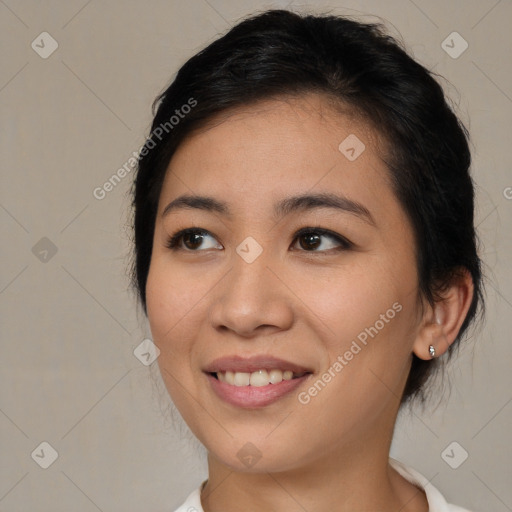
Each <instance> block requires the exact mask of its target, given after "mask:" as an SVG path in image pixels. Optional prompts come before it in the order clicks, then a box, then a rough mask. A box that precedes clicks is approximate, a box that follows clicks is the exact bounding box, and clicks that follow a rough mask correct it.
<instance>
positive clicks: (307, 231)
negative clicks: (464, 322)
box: [165, 227, 354, 254]
mask: <svg viewBox="0 0 512 512" xmlns="http://www.w3.org/2000/svg"><path fill="white" fill-rule="evenodd" d="M188 234H196V235H210V236H212V237H213V238H215V237H214V236H213V235H212V234H211V233H210V232H209V231H207V230H205V229H200V228H186V229H182V230H180V231H178V232H177V233H175V234H174V235H172V236H170V237H169V238H168V240H167V242H166V244H165V246H166V247H167V248H168V249H171V250H173V251H185V252H201V250H200V249H183V248H182V247H179V243H180V241H181V240H182V238H183V237H184V236H185V235H188ZM311 234H317V235H321V236H326V237H328V238H330V239H332V240H334V241H336V242H337V243H339V244H340V247H334V248H331V249H327V250H323V251H316V250H312V251H307V250H305V249H302V251H303V252H309V253H315V252H318V253H320V254H322V253H328V252H330V251H335V252H339V251H346V250H349V249H351V248H352V247H353V246H354V245H353V244H352V243H351V242H349V241H348V240H347V239H346V238H344V237H342V236H341V235H338V234H336V233H334V232H332V231H329V230H328V229H323V228H312V227H306V228H302V229H299V230H298V231H297V232H296V233H295V236H294V238H293V241H295V240H296V239H298V238H300V237H301V236H304V235H311Z"/></svg>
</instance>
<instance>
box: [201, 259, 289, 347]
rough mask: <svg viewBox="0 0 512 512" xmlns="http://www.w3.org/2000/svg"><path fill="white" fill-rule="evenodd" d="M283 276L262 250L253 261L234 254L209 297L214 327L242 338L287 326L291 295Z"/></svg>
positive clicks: (274, 331)
mask: <svg viewBox="0 0 512 512" xmlns="http://www.w3.org/2000/svg"><path fill="white" fill-rule="evenodd" d="M281 274H282V272H281ZM283 277H284V276H280V272H279V264H278V263H277V262H275V261H274V262H273V261H272V260H271V255H269V254H267V253H266V251H265V250H263V252H262V253H261V254H260V256H258V258H256V260H254V261H253V262H252V263H248V262H247V261H245V260H244V259H243V258H242V257H240V256H239V255H238V254H237V253H234V255H233V265H232V267H231V270H230V271H229V272H228V274H227V275H226V276H225V277H224V279H222V280H221V282H220V283H219V285H218V286H217V287H216V293H215V294H213V296H212V302H211V314H210V318H211V321H212V323H213V327H214V328H215V329H217V330H220V331H230V332H233V333H236V334H237V335H239V336H241V337H244V338H253V337H255V336H258V335H260V334H262V333H263V332H265V333H266V334H272V333H277V332H279V331H281V330H286V329H289V328H290V326H291V325H292V324H293V318H294V316H293V297H294V295H293V293H292V292H291V291H290V289H289V288H288V287H287V286H286V285H285V283H284V279H283Z"/></svg>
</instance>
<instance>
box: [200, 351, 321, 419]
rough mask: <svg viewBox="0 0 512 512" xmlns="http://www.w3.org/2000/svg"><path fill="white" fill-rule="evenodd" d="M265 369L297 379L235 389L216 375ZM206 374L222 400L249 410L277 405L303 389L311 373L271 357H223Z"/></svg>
mask: <svg viewBox="0 0 512 512" xmlns="http://www.w3.org/2000/svg"><path fill="white" fill-rule="evenodd" d="M263 369H265V370H272V369H279V370H282V371H285V370H289V371H292V372H293V373H294V375H297V376H294V378H293V379H291V380H282V381H281V382H279V383H277V384H268V385H266V386H259V387H256V386H234V385H232V384H228V383H227V382H221V381H220V380H218V379H217V378H216V377H215V376H214V375H215V374H216V373H217V372H226V371H230V372H243V373H252V372H256V371H258V370H263ZM203 371H204V372H205V374H206V376H207V378H208V381H209V383H210V385H211V387H212V390H213V391H214V393H215V394H216V395H217V396H218V397H219V398H220V399H221V400H223V401H225V402H227V403H229V404H231V405H234V406H237V407H242V408H247V409H257V408H261V407H265V406H267V405H270V404H272V403H274V402H276V401H277V400H279V399H281V398H283V397H284V396H286V395H288V394H289V393H291V392H292V391H294V390H295V389H297V388H298V387H299V386H301V385H302V384H303V383H304V382H305V381H306V380H307V379H308V378H309V377H310V376H311V374H312V370H311V369H308V368H306V367H303V366H300V365H297V364H295V363H292V362H290V361H285V360H283V359H278V358H275V357H271V356H255V357H250V358H243V357H240V356H232V357H223V358H220V359H216V360H215V361H213V362H212V363H210V364H209V365H208V366H207V367H206V368H205V369H204V370H203Z"/></svg>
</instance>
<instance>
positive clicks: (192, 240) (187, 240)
mask: <svg viewBox="0 0 512 512" xmlns="http://www.w3.org/2000/svg"><path fill="white" fill-rule="evenodd" d="M208 238H211V239H212V240H215V237H214V236H213V235H211V234H210V233H209V232H208V231H205V230H203V229H193V228H189V229H183V230H181V231H178V233H176V234H175V235H173V236H172V237H170V238H169V240H168V241H167V243H166V244H165V245H166V247H168V248H169V249H173V250H175V251H179V250H183V251H189V252H192V251H193V252H199V251H200V250H204V249H215V248H217V249H222V246H221V245H220V244H218V243H217V244H215V243H210V246H209V247H208V246H206V247H202V245H203V243H204V241H205V239H208ZM201 247H202V248H201Z"/></svg>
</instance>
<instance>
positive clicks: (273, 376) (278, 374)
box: [268, 370, 283, 384]
mask: <svg viewBox="0 0 512 512" xmlns="http://www.w3.org/2000/svg"><path fill="white" fill-rule="evenodd" d="M268 377H269V381H270V384H279V383H280V382H281V381H282V380H283V372H282V371H281V370H270V373H269V375H268Z"/></svg>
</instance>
